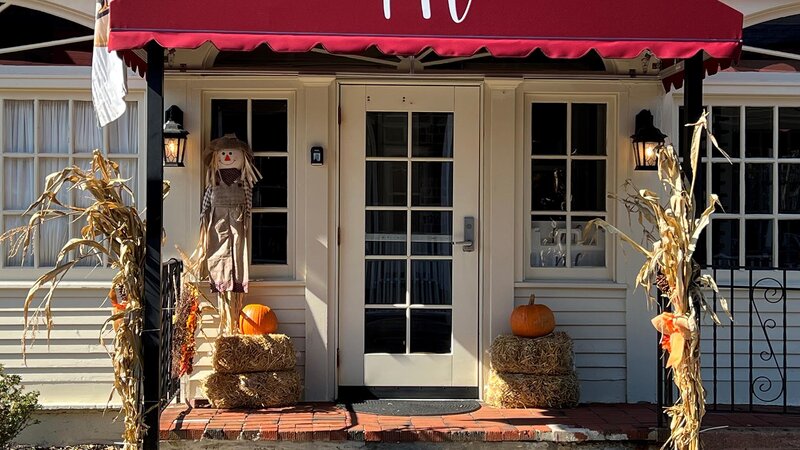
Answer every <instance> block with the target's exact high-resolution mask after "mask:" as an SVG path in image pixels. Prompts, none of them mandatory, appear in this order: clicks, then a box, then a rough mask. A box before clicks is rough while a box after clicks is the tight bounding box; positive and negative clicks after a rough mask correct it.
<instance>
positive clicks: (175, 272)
mask: <svg viewBox="0 0 800 450" xmlns="http://www.w3.org/2000/svg"><path fill="white" fill-rule="evenodd" d="M181 272H183V263H182V262H181V261H178V260H177V259H174V258H173V259H170V260H169V261H167V262H166V263H164V264H163V265H162V268H161V345H160V349H161V367H160V368H159V373H160V375H161V397H160V399H161V407H162V408H164V407H166V406H167V405H168V404H169V403H170V402H172V400H173V399H175V398H176V397H177V396H178V394H179V392H180V378H179V377H177V376H175V374H174V370H173V363H172V351H171V349H172V334H173V333H172V332H173V320H172V316H173V315H174V314H175V304H176V303H177V301H178V299H179V298H180V296H181Z"/></svg>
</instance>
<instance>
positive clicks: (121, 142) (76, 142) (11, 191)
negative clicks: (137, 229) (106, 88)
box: [0, 95, 141, 271]
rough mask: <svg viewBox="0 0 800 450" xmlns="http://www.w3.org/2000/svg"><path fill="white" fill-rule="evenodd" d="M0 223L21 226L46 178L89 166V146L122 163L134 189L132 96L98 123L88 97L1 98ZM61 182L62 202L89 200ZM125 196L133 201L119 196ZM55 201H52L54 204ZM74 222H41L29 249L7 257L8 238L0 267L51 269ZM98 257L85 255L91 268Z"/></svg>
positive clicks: (136, 137) (135, 107)
mask: <svg viewBox="0 0 800 450" xmlns="http://www.w3.org/2000/svg"><path fill="white" fill-rule="evenodd" d="M0 117H1V118H0V175H2V177H1V178H0V180H2V183H0V184H2V186H0V187H2V190H0V192H2V195H0V229H2V230H3V231H7V230H10V229H12V228H16V227H19V226H22V225H23V224H26V223H27V221H28V219H29V217H23V216H22V213H23V212H24V211H25V210H26V209H27V208H28V206H29V205H30V204H31V203H32V202H33V201H34V200H36V198H37V197H38V196H39V194H40V193H41V192H42V190H43V189H44V186H45V178H46V177H47V176H48V175H49V174H51V173H53V172H56V171H59V170H61V169H63V168H65V167H69V166H72V165H77V166H79V167H81V168H83V169H89V168H90V166H91V159H92V152H93V151H94V150H95V149H99V150H100V151H101V152H102V153H103V154H104V155H105V156H106V157H108V158H111V159H113V160H114V161H116V162H118V163H119V164H120V172H121V175H122V177H124V178H129V181H128V182H127V184H128V186H129V187H130V188H131V190H132V191H133V192H134V193H137V198H140V197H138V193H139V191H138V188H139V180H138V177H139V173H138V167H139V158H140V152H139V142H140V130H139V120H140V119H141V117H140V110H139V103H138V102H137V101H129V102H127V111H126V113H125V114H124V115H123V116H122V117H121V118H120V119H119V120H117V121H115V122H113V123H111V124H109V125H108V126H106V127H104V128H100V127H99V125H98V121H97V117H96V116H95V113H94V108H93V106H92V102H91V101H90V100H89V98H88V95H86V96H75V95H52V96H34V95H16V96H13V97H5V98H1V99H0ZM67 187H69V185H67V186H65V188H62V192H61V194H60V197H59V199H60V200H61V201H62V203H64V204H77V205H81V206H88V205H89V204H91V203H92V200H91V199H89V198H88V197H87V196H88V194H87V193H85V192H84V191H81V190H77V189H73V190H68V189H67ZM124 195H125V197H126V199H127V200H128V201H131V200H132V199H131V198H130V196H129V195H128V194H124ZM54 206H55V205H54ZM81 226H82V224H81V223H80V222H74V223H71V221H70V220H69V219H68V218H66V217H64V218H59V219H53V220H48V221H47V222H45V223H43V224H42V227H41V229H40V232H39V233H37V234H36V239H35V240H34V242H33V251H32V252H29V253H28V254H27V255H26V256H25V257H24V258H23V257H22V254H21V253H18V254H17V255H16V256H13V257H10V256H9V255H8V250H9V244H8V243H6V244H4V245H3V248H0V252H2V255H0V267H2V268H4V270H6V271H8V270H20V269H26V268H28V269H35V268H47V267H52V266H53V265H54V264H55V263H56V259H57V257H58V253H59V250H60V249H61V247H62V246H63V245H64V244H65V243H66V242H67V240H68V239H69V238H70V236H77V235H79V234H80V227H81ZM96 263H97V260H85V261H84V263H83V265H86V266H94V265H95V264H96Z"/></svg>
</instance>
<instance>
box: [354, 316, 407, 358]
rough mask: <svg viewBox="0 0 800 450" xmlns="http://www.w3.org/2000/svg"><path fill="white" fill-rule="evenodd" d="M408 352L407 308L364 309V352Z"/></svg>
mask: <svg viewBox="0 0 800 450" xmlns="http://www.w3.org/2000/svg"><path fill="white" fill-rule="evenodd" d="M405 352H406V310H405V309H367V310H365V311H364V353H405Z"/></svg>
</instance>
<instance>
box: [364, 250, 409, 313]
mask: <svg viewBox="0 0 800 450" xmlns="http://www.w3.org/2000/svg"><path fill="white" fill-rule="evenodd" d="M365 264H366V266H365V271H364V285H365V286H364V303H366V304H367V305H391V304H399V303H406V260H405V259H394V260H388V261H380V260H367V261H366V262H365Z"/></svg>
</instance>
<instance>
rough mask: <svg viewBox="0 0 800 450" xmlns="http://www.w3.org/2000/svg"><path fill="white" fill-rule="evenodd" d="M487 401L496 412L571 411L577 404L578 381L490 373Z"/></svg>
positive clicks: (573, 377) (575, 378) (578, 396)
mask: <svg viewBox="0 0 800 450" xmlns="http://www.w3.org/2000/svg"><path fill="white" fill-rule="evenodd" d="M484 399H485V401H486V403H487V404H489V405H491V406H494V407H497V408H571V407H574V406H576V405H577V404H578V400H579V399H580V390H579V385H578V377H576V376H575V374H574V373H570V374H567V375H531V374H521V373H498V372H497V371H495V370H494V369H492V370H490V371H489V380H488V382H487V383H486V395H485V398H484Z"/></svg>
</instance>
